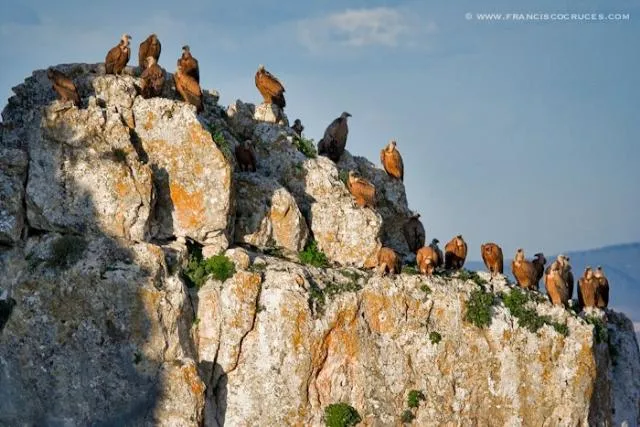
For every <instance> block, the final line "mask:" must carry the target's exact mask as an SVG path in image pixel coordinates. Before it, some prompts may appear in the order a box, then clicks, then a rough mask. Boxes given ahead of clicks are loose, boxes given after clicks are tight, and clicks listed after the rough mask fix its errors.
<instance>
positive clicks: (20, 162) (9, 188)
mask: <svg viewBox="0 0 640 427" xmlns="http://www.w3.org/2000/svg"><path fill="white" fill-rule="evenodd" d="M26 176H27V156H26V154H25V153H24V152H22V151H20V150H16V149H11V148H2V147H0V244H2V243H5V244H6V243H15V242H17V241H18V240H20V236H21V234H22V229H23V227H24V215H25V212H24V182H25V179H26Z"/></svg>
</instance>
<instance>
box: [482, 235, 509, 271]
mask: <svg viewBox="0 0 640 427" xmlns="http://www.w3.org/2000/svg"><path fill="white" fill-rule="evenodd" d="M480 253H481V254H482V261H484V265H486V266H487V269H488V270H489V273H491V277H493V276H495V275H496V274H502V273H504V257H503V255H502V248H500V246H498V245H497V244H495V243H485V244H483V245H480Z"/></svg>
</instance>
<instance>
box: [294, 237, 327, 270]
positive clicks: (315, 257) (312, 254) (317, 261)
mask: <svg viewBox="0 0 640 427" xmlns="http://www.w3.org/2000/svg"><path fill="white" fill-rule="evenodd" d="M298 257H299V259H300V262H301V263H302V264H305V265H311V266H313V267H319V268H326V267H329V260H328V259H327V256H326V255H325V254H324V252H322V251H321V250H320V249H318V245H317V243H316V241H315V240H309V241H308V242H307V245H306V246H305V248H304V251H302V252H300V253H299V254H298Z"/></svg>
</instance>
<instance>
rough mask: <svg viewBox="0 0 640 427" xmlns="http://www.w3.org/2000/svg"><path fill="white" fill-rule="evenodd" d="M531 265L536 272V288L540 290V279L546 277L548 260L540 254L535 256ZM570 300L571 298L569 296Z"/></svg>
mask: <svg viewBox="0 0 640 427" xmlns="http://www.w3.org/2000/svg"><path fill="white" fill-rule="evenodd" d="M531 263H532V264H533V268H534V269H535V270H536V277H535V279H534V280H535V288H536V290H538V289H539V287H540V279H542V276H544V266H545V264H546V263H547V259H546V258H545V257H544V254H543V253H542V252H538V253H537V254H535V255H534V256H533V261H531ZM569 298H571V296H569Z"/></svg>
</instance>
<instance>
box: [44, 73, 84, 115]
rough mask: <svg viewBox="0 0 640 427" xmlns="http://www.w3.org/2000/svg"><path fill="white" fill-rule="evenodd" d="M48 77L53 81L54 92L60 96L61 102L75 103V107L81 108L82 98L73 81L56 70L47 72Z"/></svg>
mask: <svg viewBox="0 0 640 427" xmlns="http://www.w3.org/2000/svg"><path fill="white" fill-rule="evenodd" d="M47 77H48V78H49V80H50V81H51V85H52V86H53V90H55V91H56V93H57V94H58V98H59V99H60V101H62V102H67V101H73V104H74V105H75V106H77V107H79V106H80V96H79V95H78V89H77V88H76V85H75V84H74V83H73V80H71V79H70V78H69V77H67V76H66V75H65V74H64V73H62V72H61V71H58V70H56V69H54V68H49V69H48V70H47Z"/></svg>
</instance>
